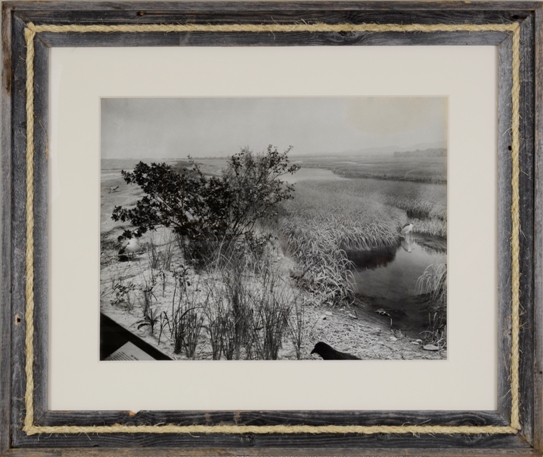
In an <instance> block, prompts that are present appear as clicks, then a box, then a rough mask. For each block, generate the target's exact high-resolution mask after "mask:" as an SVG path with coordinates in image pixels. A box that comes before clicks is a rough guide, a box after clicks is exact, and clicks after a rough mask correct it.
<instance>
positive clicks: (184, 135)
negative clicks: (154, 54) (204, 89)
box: [101, 97, 448, 159]
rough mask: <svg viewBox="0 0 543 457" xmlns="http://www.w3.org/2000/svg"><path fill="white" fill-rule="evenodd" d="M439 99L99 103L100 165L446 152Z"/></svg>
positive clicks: (138, 100) (442, 99) (444, 120)
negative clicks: (272, 150)
mask: <svg viewBox="0 0 543 457" xmlns="http://www.w3.org/2000/svg"><path fill="white" fill-rule="evenodd" d="M447 109H448V107H447V98H445V97H311V98H301V97H298V98H279V97H274V98H162V99H159V98H104V99H102V107H101V149H102V158H103V159H113V158H133V159H139V158H186V157H187V156H188V155H190V156H192V157H195V158H196V157H218V156H227V155H232V154H235V153H237V152H239V151H240V149H241V148H244V147H249V148H250V149H252V150H253V151H254V152H262V151H264V150H265V149H266V148H267V146H268V145H270V144H272V145H274V146H277V147H278V149H279V150H280V151H281V150H285V149H286V148H287V147H289V146H293V150H292V152H291V155H297V154H302V155H307V154H322V153H340V152H353V151H360V150H364V149H366V150H367V149H375V148H390V147H393V148H401V149H403V150H408V149H409V148H413V149H417V148H420V146H421V145H423V146H428V147H446V141H447Z"/></svg>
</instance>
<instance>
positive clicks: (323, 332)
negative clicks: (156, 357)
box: [100, 170, 447, 360]
mask: <svg viewBox="0 0 543 457" xmlns="http://www.w3.org/2000/svg"><path fill="white" fill-rule="evenodd" d="M115 176H119V174H115V173H112V172H108V170H103V179H102V201H101V210H102V218H101V240H102V247H101V296H100V298H101V300H100V301H101V304H100V307H101V311H102V312H104V313H105V314H107V315H108V316H110V317H111V318H113V319H114V320H115V321H117V322H118V323H120V324H121V325H123V326H125V327H126V328H128V329H130V330H131V331H132V332H133V333H135V334H137V335H138V336H140V337H142V338H143V339H145V340H146V341H147V342H149V343H151V344H153V345H155V346H156V347H158V348H159V349H160V350H162V351H163V352H165V353H167V354H169V355H170V356H172V357H173V358H175V359H183V358H185V357H184V356H183V355H175V354H174V353H173V343H172V342H171V341H170V339H169V335H168V330H167V329H163V331H162V334H160V333H161V332H160V329H159V328H155V331H154V335H151V333H150V328H149V327H148V326H145V327H141V328H138V326H140V324H141V322H142V302H143V292H142V291H143V289H145V288H147V287H149V285H150V284H151V283H154V286H153V295H154V298H153V304H154V306H155V307H157V309H159V310H163V311H167V312H170V311H171V307H172V296H173V286H172V284H173V276H172V274H171V272H169V271H162V272H161V271H153V270H152V269H150V267H149V261H150V260H149V259H150V255H149V252H148V250H147V248H148V246H149V243H151V242H152V243H154V244H155V245H159V246H160V248H159V249H170V248H171V249H173V250H174V254H173V255H172V265H171V268H170V269H171V270H175V269H176V268H179V267H180V266H181V265H183V259H182V256H181V254H180V253H179V250H178V249H177V247H176V245H175V242H174V240H173V239H172V237H171V234H170V233H169V232H168V231H167V230H165V229H162V230H158V231H157V232H154V233H151V234H146V235H145V236H144V237H143V238H142V240H141V243H140V244H141V250H140V252H139V253H137V254H136V255H135V256H134V258H133V259H131V260H129V261H127V262H120V261H119V258H118V255H117V252H118V250H119V248H120V243H119V242H118V241H117V237H118V236H119V235H120V234H121V233H122V231H123V226H122V225H121V224H119V223H117V222H114V221H113V220H111V217H110V215H111V213H112V211H113V208H114V207H115V206H117V205H122V206H129V205H132V204H134V203H135V201H136V200H137V199H138V198H140V197H141V191H139V189H138V188H137V187H136V186H127V185H126V184H125V183H124V181H123V180H122V178H120V177H115ZM117 186H118V187H117ZM276 262H277V264H278V265H279V266H280V268H282V270H283V271H282V275H283V276H284V278H285V280H287V281H288V278H289V276H290V275H289V273H290V270H291V268H292V267H293V266H294V264H293V262H292V260H291V259H288V258H286V257H284V256H282V254H279V257H278V258H277V260H276ZM189 280H190V282H191V284H192V289H193V290H192V292H191V293H193V294H195V295H194V298H195V299H197V298H198V297H197V294H198V293H201V292H196V289H198V288H199V287H198V286H199V285H201V284H204V282H205V281H214V280H217V278H214V277H213V276H212V275H209V274H204V275H198V274H196V273H195V272H194V271H193V270H191V269H189ZM115 284H122V285H124V286H125V287H127V288H128V292H127V293H126V294H124V295H123V296H122V297H121V298H122V300H119V296H118V294H116V293H115V291H114V288H115V287H114V286H115ZM292 287H294V286H292ZM200 289H201V288H200ZM304 321H305V328H306V338H305V339H304V342H303V344H302V350H301V353H302V354H301V358H303V359H315V360H317V359H318V360H320V357H318V356H316V355H311V354H310V352H311V350H312V349H313V347H314V345H315V343H317V342H318V341H323V342H326V343H328V344H330V345H331V346H332V347H334V348H335V349H337V350H339V351H342V352H349V353H351V354H354V355H356V356H358V357H360V358H361V359H387V360H389V359H390V360H402V359H403V360H413V359H436V360H437V359H444V358H446V357H447V355H446V351H445V350H440V351H429V350H425V349H423V347H422V344H421V341H420V340H417V339H414V338H411V337H407V336H405V335H402V334H401V332H399V331H392V330H391V329H390V327H389V320H388V318H386V317H383V316H379V315H378V314H376V313H375V311H373V310H371V309H369V308H368V309H365V307H364V306H354V305H350V306H344V307H342V308H332V307H329V306H326V305H322V304H310V305H307V306H305V307H304ZM159 336H160V342H159V341H158V338H159ZM197 358H198V359H210V358H211V349H210V344H209V341H208V339H207V337H206V336H205V332H202V337H201V340H200V344H199V349H198V350H197ZM279 358H280V359H296V352H295V349H294V345H293V344H292V342H291V341H290V340H289V338H288V337H287V338H285V341H284V343H283V347H282V349H281V350H280V352H279Z"/></svg>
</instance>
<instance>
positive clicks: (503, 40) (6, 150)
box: [0, 1, 543, 455]
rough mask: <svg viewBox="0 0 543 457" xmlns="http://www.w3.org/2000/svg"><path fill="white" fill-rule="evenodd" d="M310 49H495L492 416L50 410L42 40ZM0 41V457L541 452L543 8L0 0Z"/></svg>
mask: <svg viewBox="0 0 543 457" xmlns="http://www.w3.org/2000/svg"><path fill="white" fill-rule="evenodd" d="M149 25H153V26H152V27H148V26H149ZM57 26H58V27H57ZM314 45H327V46H349V45H350V46H356V45H364V46H371V45H490V46H496V47H497V49H498V52H499V95H498V105H499V106H498V111H499V112H498V118H499V122H498V124H499V128H498V130H499V131H498V132H497V135H498V151H497V154H498V157H499V160H498V163H499V166H498V170H497V172H498V181H499V189H498V195H499V208H498V214H499V218H498V219H499V220H498V231H499V246H498V254H499V268H498V274H499V284H500V290H499V291H498V292H499V304H498V305H499V323H498V328H499V338H498V341H499V357H498V360H499V373H498V384H499V385H498V409H497V410H496V411H410V412H405V411H398V412H390V411H387V412H384V411H357V412H352V411H350V412H346V411H343V412H342V411H334V412H329V411H328V412H326V411H322V412H315V411H312V412H307V411H306V412H304V411H296V412H293V411H288V412H287V411H283V412H282V411H229V412H225V411H169V412H164V411H161V412H153V411H141V412H139V413H138V414H136V415H133V414H129V412H127V411H98V412H97V411H70V412H67V411H49V410H48V406H47V333H48V324H47V322H48V319H47V317H48V298H47V297H48V279H47V278H48V275H47V265H48V247H47V217H48V216H47V214H48V211H47V188H48V175H47V153H46V152H47V113H48V106H47V104H48V91H47V83H48V82H47V77H48V51H49V49H50V48H51V47H55V46H94V47H99V46H314ZM2 46H3V76H2V143H1V144H2V193H1V195H2V257H1V258H2V270H1V278H2V281H1V308H0V337H1V347H0V455H4V454H5V455H37V454H40V455H82V454H83V455H98V454H100V455H212V454H215V455H216V454H221V455H243V454H245V455H260V454H269V455H272V454H273V455H281V454H282V455H323V454H324V455H421V454H424V455H430V454H439V455H453V454H455V455H475V454H477V455H479V454H488V455H503V454H515V455H541V453H542V452H543V407H542V402H543V374H542V373H543V364H542V361H543V350H542V344H543V326H542V321H543V307H542V300H543V282H542V278H543V276H542V273H543V138H542V134H543V7H542V4H541V3H527V2H522V3H520V2H518V3H509V2H497V1H496V2H476V3H469V2H442V3H437V2H436V3H428V2H420V3H416V2H415V3H411V2H385V3H380V2H320V3H303V4H302V3H265V2H262V3H252V2H251V3H250V2H243V3H220V2H218V3H175V2H172V3H169V2H152V3H137V2H125V3H114V2H108V3H92V2H73V3H70V2H66V3H56V2H35V3H34V2H13V3H12V2H6V3H4V4H3V9H2ZM36 119H39V122H38V121H37V120H36ZM445 394H446V393H445Z"/></svg>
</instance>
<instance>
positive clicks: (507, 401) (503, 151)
mask: <svg viewBox="0 0 543 457" xmlns="http://www.w3.org/2000/svg"><path fill="white" fill-rule="evenodd" d="M512 43H513V39H512V38H511V37H509V38H507V40H505V41H504V42H503V43H502V44H501V45H500V47H499V49H498V113H499V114H498V412H499V413H500V414H501V415H502V416H503V417H507V418H511V233H512V232H511V163H512V162H511V109H512V108H511V106H512V99H511V90H512V86H513V80H512V72H511V66H512V54H511V52H512Z"/></svg>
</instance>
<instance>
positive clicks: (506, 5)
mask: <svg viewBox="0 0 543 457" xmlns="http://www.w3.org/2000/svg"><path fill="white" fill-rule="evenodd" d="M6 4H7V5H8V6H13V7H16V9H17V11H29V10H30V11H52V10H54V11H81V10H85V11H102V12H107V11H136V12H137V11H145V10H150V11H163V12H168V13H171V12H175V11H180V10H183V11H195V12H198V11H209V10H210V9H213V10H214V11H217V12H219V13H226V12H236V11H239V10H245V11H254V12H260V11H300V10H307V11H326V10H338V11H341V10H349V11H371V10H378V11H406V10H415V11H419V10H420V11H425V10H429V11H432V10H433V11H436V10H440V11H447V12H449V11H455V10H461V11H467V12H473V11H480V10H487V11H502V12H506V13H507V12H510V11H513V10H518V11H520V12H522V13H524V14H525V15H528V14H529V12H531V11H534V10H535V9H537V8H538V7H539V2H535V1H532V2H530V1H527V2H523V1H516V2H515V1H503V2H502V1H500V2H496V1H494V2H493V1H479V2H473V3H466V2H465V1H443V2H436V1H433V2H432V1H428V2H420V1H419V2H417V1H391V2H386V3H384V2H381V1H369V2H351V1H338V2H335V1H334V2H330V1H327V2H325V1H323V2H316V1H308V2H277V3H275V4H274V3H273V2H254V1H253V2H249V1H248V2H239V1H238V2H235V1H225V2H210V1H207V2H205V1H204V2H194V1H193V2H190V1H189V2H179V1H177V2H175V1H174V2H165V1H156V2H150V1H147V2H145V1H136V2H85V3H78V2H66V1H65V2H61V1H51V2H46V3H42V2H16V1H15V2H6Z"/></svg>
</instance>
